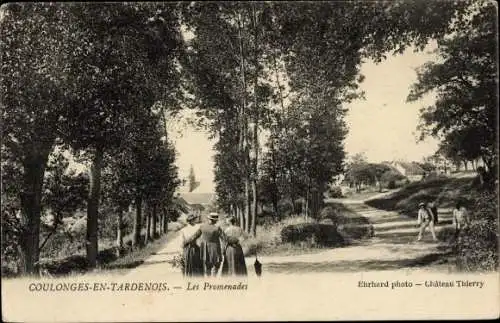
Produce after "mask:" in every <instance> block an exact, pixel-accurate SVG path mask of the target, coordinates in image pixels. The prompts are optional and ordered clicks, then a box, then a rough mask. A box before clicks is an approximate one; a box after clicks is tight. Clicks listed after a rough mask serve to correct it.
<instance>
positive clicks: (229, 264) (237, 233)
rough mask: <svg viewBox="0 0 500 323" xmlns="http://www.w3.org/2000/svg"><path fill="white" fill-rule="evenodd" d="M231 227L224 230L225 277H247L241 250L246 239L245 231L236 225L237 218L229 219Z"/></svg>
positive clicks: (223, 269) (223, 268)
mask: <svg viewBox="0 0 500 323" xmlns="http://www.w3.org/2000/svg"><path fill="white" fill-rule="evenodd" d="M229 223H230V225H229V226H228V227H227V228H226V229H225V230H224V249H225V250H224V262H223V263H222V272H221V275H223V276H246V275H247V266H246V264H245V256H244V255H243V249H242V248H241V243H240V242H241V241H242V240H243V239H244V233H243V229H242V228H240V227H239V226H237V225H236V218H234V217H230V218H229Z"/></svg>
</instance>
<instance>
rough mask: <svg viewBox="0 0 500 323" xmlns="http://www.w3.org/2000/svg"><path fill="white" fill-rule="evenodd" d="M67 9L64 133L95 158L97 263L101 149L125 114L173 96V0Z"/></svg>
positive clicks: (92, 208) (90, 251)
mask: <svg viewBox="0 0 500 323" xmlns="http://www.w3.org/2000/svg"><path fill="white" fill-rule="evenodd" d="M70 9H71V10H72V11H71V12H72V14H73V24H72V28H73V32H72V33H71V38H70V39H68V44H69V46H71V45H73V48H71V47H70V48H71V49H72V50H73V51H74V53H75V57H74V59H73V60H72V63H73V64H72V66H71V68H70V70H69V72H68V73H67V74H68V75H69V76H70V81H71V84H73V85H74V87H73V89H72V90H73V91H72V94H73V95H72V99H73V100H72V103H73V104H72V106H73V107H74V109H72V110H70V111H69V112H70V115H68V121H69V122H68V123H67V126H68V129H67V133H68V136H67V138H66V140H67V141H68V143H70V144H71V146H72V147H73V148H74V149H75V150H77V151H82V152H84V154H85V155H87V158H88V159H89V160H90V163H91V167H90V173H91V174H90V175H91V176H90V179H91V180H90V183H91V184H90V190H89V192H90V194H89V202H88V208H87V257H88V261H89V264H90V266H91V267H94V266H95V265H96V259H97V258H96V256H97V251H98V243H97V241H98V239H97V225H98V223H97V219H98V209H99V196H100V185H101V180H100V178H101V169H102V167H103V158H104V154H105V153H106V151H109V150H110V149H114V148H115V147H119V146H120V144H121V141H122V139H123V138H124V137H125V133H124V131H125V129H126V125H127V120H128V119H133V118H139V117H138V116H139V115H141V114H143V115H144V117H147V116H148V115H149V111H150V110H151V109H152V107H153V104H154V103H155V102H156V101H158V100H171V99H172V98H173V97H175V91H176V86H177V79H178V77H177V71H176V69H175V66H174V58H175V57H176V55H177V45H178V43H179V40H180V36H179V26H178V21H177V17H176V14H175V10H172V9H174V5H173V4H162V5H158V4H144V3H136V4H122V3H120V4H118V3H116V4H115V3H106V4H104V3H102V4H99V5H95V6H87V5H85V6H83V5H78V4H74V5H73V6H72V7H70ZM160 70H161V72H160Z"/></svg>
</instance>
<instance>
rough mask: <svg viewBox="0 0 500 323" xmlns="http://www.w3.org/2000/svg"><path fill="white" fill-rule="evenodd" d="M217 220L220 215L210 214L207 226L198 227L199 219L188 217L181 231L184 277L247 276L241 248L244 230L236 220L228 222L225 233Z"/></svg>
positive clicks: (192, 216) (191, 215)
mask: <svg viewBox="0 0 500 323" xmlns="http://www.w3.org/2000/svg"><path fill="white" fill-rule="evenodd" d="M218 218H219V215H218V214H217V213H210V214H209V215H208V221H207V222H206V223H203V224H198V223H197V220H198V216H196V215H194V214H189V215H188V217H187V219H186V221H187V223H188V225H187V226H186V227H184V228H183V229H182V230H181V231H180V251H181V254H182V258H183V266H182V273H183V275H184V276H216V275H218V274H220V275H222V276H231V275H234V276H246V275H247V267H246V264H245V257H244V255H243V249H242V248H241V241H242V240H243V239H244V238H245V235H244V232H243V230H242V229H241V228H240V227H239V226H237V225H236V224H237V223H236V218H234V217H229V218H227V219H226V221H227V224H228V226H227V227H226V228H225V229H224V230H223V229H222V228H221V227H219V226H218V225H217V222H218Z"/></svg>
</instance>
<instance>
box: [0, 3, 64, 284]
mask: <svg viewBox="0 0 500 323" xmlns="http://www.w3.org/2000/svg"><path fill="white" fill-rule="evenodd" d="M1 13H2V15H1V24H2V28H1V29H0V33H1V35H0V51H1V53H2V65H1V74H2V78H1V83H0V90H1V95H0V96H1V98H2V99H1V107H2V160H4V159H8V160H9V163H12V164H16V165H18V166H19V168H18V167H17V166H16V167H15V168H18V169H19V170H21V174H20V176H21V178H20V179H19V180H20V185H19V187H18V188H19V190H18V191H17V194H18V198H19V201H20V203H19V205H20V206H21V208H22V212H21V219H20V220H21V221H20V224H21V227H20V248H21V261H22V266H21V267H22V268H21V269H22V271H23V272H24V273H26V274H33V273H35V272H36V266H35V265H36V263H37V262H38V259H39V236H40V212H41V201H42V186H43V179H44V173H45V168H46V164H47V161H48V157H49V154H50V152H51V151H52V149H53V145H54V144H55V141H56V138H57V137H58V135H59V134H58V124H59V123H60V122H62V121H63V119H61V116H62V114H63V112H64V109H65V107H66V106H67V96H66V86H67V83H66V80H65V77H64V76H65V73H64V71H65V68H66V67H67V61H66V59H65V58H66V57H65V56H66V53H65V51H64V50H63V48H64V42H65V39H66V37H67V36H68V28H67V26H68V23H67V19H68V15H67V13H66V12H65V11H64V10H62V8H61V7H60V6H59V5H58V4H55V3H10V4H8V5H5V6H2V8H1ZM4 148H5V150H4ZM4 153H5V154H4Z"/></svg>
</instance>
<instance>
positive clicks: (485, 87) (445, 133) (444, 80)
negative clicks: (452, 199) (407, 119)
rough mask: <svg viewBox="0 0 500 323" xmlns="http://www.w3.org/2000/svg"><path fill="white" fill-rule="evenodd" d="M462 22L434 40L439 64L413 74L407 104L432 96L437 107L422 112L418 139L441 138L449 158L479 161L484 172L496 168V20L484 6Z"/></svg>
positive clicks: (488, 5)
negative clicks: (432, 94)
mask: <svg viewBox="0 0 500 323" xmlns="http://www.w3.org/2000/svg"><path fill="white" fill-rule="evenodd" d="M466 11H467V13H468V18H467V19H463V20H462V19H460V20H457V21H456V22H455V23H454V24H452V26H453V27H452V28H453V33H451V34H450V35H448V36H446V37H444V38H442V39H439V41H438V48H437V49H436V53H437V54H438V55H439V56H440V58H441V61H440V62H429V63H426V64H425V65H423V66H422V67H421V68H420V70H419V71H418V81H417V82H416V83H415V84H414V86H413V88H412V91H411V93H410V95H409V96H408V100H410V101H414V100H417V99H419V98H421V97H422V96H423V95H424V94H426V93H429V92H431V91H435V92H436V93H437V100H436V103H435V104H434V105H432V106H429V107H426V108H423V109H422V111H421V125H420V129H421V134H422V137H425V136H427V135H432V136H437V137H440V138H442V139H443V141H442V143H441V150H442V151H443V152H444V155H445V156H447V157H449V158H450V159H455V160H456V159H457V158H458V159H461V160H474V159H477V158H478V157H482V158H483V160H484V161H485V163H486V164H487V165H488V168H490V169H491V170H493V169H494V168H495V167H496V166H495V165H496V164H497V161H496V156H498V151H497V150H496V138H497V137H496V113H497V107H498V101H497V100H498V98H497V95H496V89H497V87H498V84H497V82H498V74H497V63H496V61H497V52H496V51H497V47H496V30H497V28H496V16H497V8H496V6H495V5H494V4H493V3H492V2H489V1H480V2H476V3H474V4H470V5H468V6H467V7H466Z"/></svg>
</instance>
